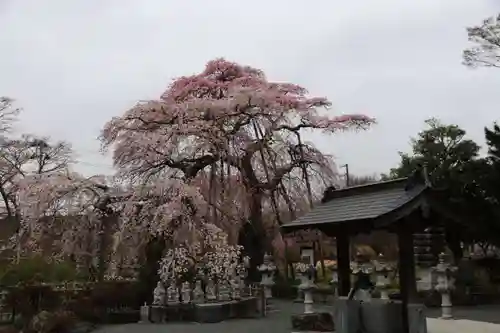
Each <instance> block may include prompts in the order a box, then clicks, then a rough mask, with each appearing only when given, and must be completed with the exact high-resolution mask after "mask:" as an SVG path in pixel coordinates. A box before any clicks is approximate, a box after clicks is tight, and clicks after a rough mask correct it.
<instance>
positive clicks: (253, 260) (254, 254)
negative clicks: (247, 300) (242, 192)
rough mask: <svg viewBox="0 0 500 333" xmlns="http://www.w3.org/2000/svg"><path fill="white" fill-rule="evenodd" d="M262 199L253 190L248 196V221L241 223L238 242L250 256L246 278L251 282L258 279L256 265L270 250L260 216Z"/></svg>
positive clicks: (260, 194)
mask: <svg viewBox="0 0 500 333" xmlns="http://www.w3.org/2000/svg"><path fill="white" fill-rule="evenodd" d="M262 199H263V195H262V193H260V192H253V193H252V194H251V198H250V215H249V218H248V221H245V223H244V224H243V226H242V228H241V230H240V235H239V240H238V242H239V244H240V245H242V246H243V247H244V255H247V256H249V257H250V268H249V271H248V279H249V280H250V281H252V282H258V281H260V274H259V272H258V270H257V267H258V266H259V265H260V264H262V262H263V259H264V253H265V252H266V251H267V252H269V251H271V250H272V249H271V243H270V240H269V239H268V237H266V232H265V229H264V223H263V218H262Z"/></svg>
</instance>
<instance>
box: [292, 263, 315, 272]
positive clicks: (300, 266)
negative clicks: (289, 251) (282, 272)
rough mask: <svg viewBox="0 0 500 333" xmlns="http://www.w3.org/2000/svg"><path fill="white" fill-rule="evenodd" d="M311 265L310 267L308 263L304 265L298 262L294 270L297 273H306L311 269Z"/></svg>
mask: <svg viewBox="0 0 500 333" xmlns="http://www.w3.org/2000/svg"><path fill="white" fill-rule="evenodd" d="M310 267H311V265H308V264H306V263H303V262H297V263H295V264H294V265H293V268H294V269H295V271H296V272H297V273H300V274H302V273H306V272H307V271H308V270H309V269H310Z"/></svg>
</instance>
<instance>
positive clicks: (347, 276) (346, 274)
mask: <svg viewBox="0 0 500 333" xmlns="http://www.w3.org/2000/svg"><path fill="white" fill-rule="evenodd" d="M335 243H336V245H337V268H338V278H339V286H338V290H339V296H347V295H349V291H350V290H351V256H350V253H349V252H350V251H349V250H350V249H349V234H348V232H347V230H345V229H343V230H339V232H338V233H337V235H336V238H335Z"/></svg>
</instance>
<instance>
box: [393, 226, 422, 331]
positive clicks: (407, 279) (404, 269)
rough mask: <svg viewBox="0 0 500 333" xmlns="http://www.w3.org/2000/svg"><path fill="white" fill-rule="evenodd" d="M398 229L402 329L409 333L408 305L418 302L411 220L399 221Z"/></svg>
mask: <svg viewBox="0 0 500 333" xmlns="http://www.w3.org/2000/svg"><path fill="white" fill-rule="evenodd" d="M401 222H402V223H401V225H400V226H399V228H398V247H399V289H400V293H401V301H402V303H403V313H402V315H403V328H404V331H403V332H405V333H407V332H409V321H408V304H413V303H417V302H418V295H417V282H416V274H415V254H414V251H413V228H412V225H411V222H412V220H411V219H409V218H407V219H405V220H403V221H401Z"/></svg>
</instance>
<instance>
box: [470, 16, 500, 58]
mask: <svg viewBox="0 0 500 333" xmlns="http://www.w3.org/2000/svg"><path fill="white" fill-rule="evenodd" d="M467 35H468V36H469V41H471V42H472V43H473V44H474V46H472V47H470V48H468V49H466V50H465V51H464V52H463V59H464V64H465V65H466V66H469V67H478V66H483V67H496V68H500V14H499V15H498V16H496V17H490V18H488V19H486V20H484V21H483V22H482V24H480V25H477V26H473V27H469V28H467Z"/></svg>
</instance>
